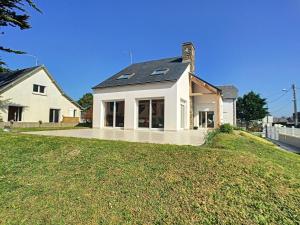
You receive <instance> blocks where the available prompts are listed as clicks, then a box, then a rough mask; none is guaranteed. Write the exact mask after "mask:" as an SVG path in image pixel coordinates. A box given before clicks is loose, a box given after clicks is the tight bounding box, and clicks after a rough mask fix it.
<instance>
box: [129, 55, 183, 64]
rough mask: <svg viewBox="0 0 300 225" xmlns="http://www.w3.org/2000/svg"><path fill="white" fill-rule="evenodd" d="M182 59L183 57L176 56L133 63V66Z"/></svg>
mask: <svg viewBox="0 0 300 225" xmlns="http://www.w3.org/2000/svg"><path fill="white" fill-rule="evenodd" d="M181 58H182V57H181V56H175V57H168V58H161V59H152V60H148V61H142V62H137V63H133V64H132V65H137V64H142V63H151V62H156V61H162V60H171V59H181Z"/></svg>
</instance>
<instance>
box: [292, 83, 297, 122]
mask: <svg viewBox="0 0 300 225" xmlns="http://www.w3.org/2000/svg"><path fill="white" fill-rule="evenodd" d="M292 90H293V102H294V113H295V117H294V120H295V127H297V126H298V110H297V95H296V85H295V84H293V85H292Z"/></svg>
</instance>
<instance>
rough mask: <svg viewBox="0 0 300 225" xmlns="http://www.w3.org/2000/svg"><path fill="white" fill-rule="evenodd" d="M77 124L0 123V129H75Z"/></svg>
mask: <svg viewBox="0 0 300 225" xmlns="http://www.w3.org/2000/svg"><path fill="white" fill-rule="evenodd" d="M76 125H78V123H42V124H39V123H38V122H32V123H26V122H14V123H13V124H11V123H10V122H0V128H4V127H11V128H31V127H75V126H76Z"/></svg>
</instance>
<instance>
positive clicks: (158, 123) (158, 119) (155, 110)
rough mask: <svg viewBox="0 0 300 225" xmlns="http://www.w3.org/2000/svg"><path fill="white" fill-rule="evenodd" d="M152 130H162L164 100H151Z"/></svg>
mask: <svg viewBox="0 0 300 225" xmlns="http://www.w3.org/2000/svg"><path fill="white" fill-rule="evenodd" d="M151 105H152V107H151V109H152V121H151V122H152V128H164V115H165V107H164V100H163V99H159V100H152V101H151Z"/></svg>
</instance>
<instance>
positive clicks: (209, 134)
mask: <svg viewBox="0 0 300 225" xmlns="http://www.w3.org/2000/svg"><path fill="white" fill-rule="evenodd" d="M219 133H220V129H214V130H212V131H208V132H207V134H206V136H205V144H206V145H208V146H211V145H212V144H213V141H214V138H215V136H217V134H219Z"/></svg>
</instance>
